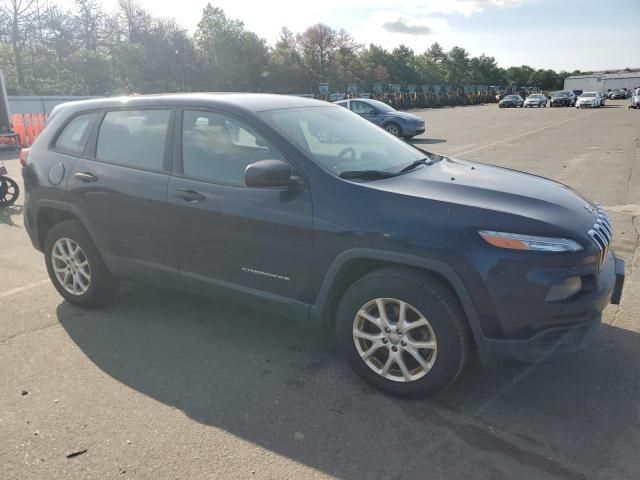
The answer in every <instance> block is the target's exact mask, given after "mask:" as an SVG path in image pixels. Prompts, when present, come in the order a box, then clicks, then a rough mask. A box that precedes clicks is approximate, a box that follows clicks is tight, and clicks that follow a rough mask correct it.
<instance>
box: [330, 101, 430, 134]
mask: <svg viewBox="0 0 640 480" xmlns="http://www.w3.org/2000/svg"><path fill="white" fill-rule="evenodd" d="M335 103H336V104H337V105H340V106H341V107H345V108H346V109H348V110H351V111H352V112H353V113H357V114H358V115H360V116H361V117H362V118H366V119H367V120H369V121H370V122H371V123H375V124H376V125H378V126H380V127H382V128H384V129H385V130H386V131H387V132H389V133H390V134H392V135H395V136H396V137H402V138H405V139H409V138H412V137H415V136H416V135H420V134H422V133H424V132H425V131H426V126H425V122H424V120H423V119H422V118H420V117H418V116H417V115H412V114H410V113H407V112H399V111H398V110H396V109H395V108H393V107H390V106H389V105H387V104H386V103H383V102H380V101H378V100H371V99H367V98H358V99H355V100H340V101H339V102H335Z"/></svg>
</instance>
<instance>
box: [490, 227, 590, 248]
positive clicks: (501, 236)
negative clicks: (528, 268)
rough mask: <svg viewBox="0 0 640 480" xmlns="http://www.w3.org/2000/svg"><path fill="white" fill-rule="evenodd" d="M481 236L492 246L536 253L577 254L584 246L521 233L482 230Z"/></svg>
mask: <svg viewBox="0 0 640 480" xmlns="http://www.w3.org/2000/svg"><path fill="white" fill-rule="evenodd" d="M479 233H480V236H481V237H482V238H483V239H484V240H485V242H487V243H488V244H490V245H493V246H494V247H498V248H507V249H510V250H530V251H535V252H577V251H578V250H582V246H581V245H580V244H579V243H578V242H576V241H575V240H570V239H568V238H551V237H538V236H535V235H520V234H519V233H508V232H494V231H490V230H480V232H479Z"/></svg>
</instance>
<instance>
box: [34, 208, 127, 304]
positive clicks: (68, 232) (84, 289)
mask: <svg viewBox="0 0 640 480" xmlns="http://www.w3.org/2000/svg"><path fill="white" fill-rule="evenodd" d="M74 244H75V245H76V246H77V247H78V248H79V252H78V250H75V251H74V253H75V255H69V252H70V251H72V249H73V245H74ZM70 245H71V246H70ZM54 247H55V248H56V252H55V255H54ZM60 253H64V254H65V255H66V259H62V257H61V256H60ZM44 254H45V262H46V265H47V272H48V273H49V278H50V279H51V282H52V283H53V286H54V287H56V290H58V293H60V295H62V297H63V298H64V299H65V300H67V301H68V302H69V303H73V304H75V305H79V306H81V307H87V308H96V307H100V306H102V305H105V304H106V303H108V302H109V301H110V300H111V299H112V298H113V296H114V295H115V293H116V291H117V290H118V284H119V281H118V280H117V279H116V278H114V277H113V275H111V272H109V270H108V269H107V266H106V265H105V264H104V261H103V260H102V257H101V256H100V254H99V253H98V250H97V249H96V247H95V245H94V244H93V242H92V241H91V238H90V237H89V234H88V233H87V232H86V230H85V229H84V228H83V227H82V225H81V224H80V223H79V222H78V221H77V220H68V221H65V222H60V223H58V224H56V225H54V226H53V227H51V230H49V232H48V233H47V237H46V239H45V244H44ZM72 258H73V259H77V263H74V260H72ZM85 261H86V266H83V267H80V265H81V264H84V263H85ZM54 263H55V266H54ZM71 263H74V264H73V265H71ZM66 267H68V268H66ZM56 269H57V270H58V272H61V271H62V273H58V274H60V275H66V276H65V278H69V276H70V277H71V278H70V279H69V281H71V283H72V285H67V286H65V285H63V281H62V280H60V279H59V278H58V274H56ZM64 270H66V273H65V272H64ZM81 270H82V271H84V272H85V274H82V273H81ZM86 273H88V277H87V276H86ZM76 279H77V282H76ZM63 280H64V279H63ZM81 282H83V283H84V285H83V284H82V283H81ZM76 287H77V290H76ZM69 288H71V289H73V290H76V293H73V292H71V291H69Z"/></svg>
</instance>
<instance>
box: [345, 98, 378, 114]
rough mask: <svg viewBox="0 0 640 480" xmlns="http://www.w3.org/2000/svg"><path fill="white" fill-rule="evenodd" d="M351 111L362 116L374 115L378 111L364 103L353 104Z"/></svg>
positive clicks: (354, 102) (353, 102)
mask: <svg viewBox="0 0 640 480" xmlns="http://www.w3.org/2000/svg"><path fill="white" fill-rule="evenodd" d="M351 110H353V111H354V113H358V114H361V115H374V114H375V113H376V109H375V108H373V107H372V106H371V105H367V104H366V103H364V102H357V101H352V102H351Z"/></svg>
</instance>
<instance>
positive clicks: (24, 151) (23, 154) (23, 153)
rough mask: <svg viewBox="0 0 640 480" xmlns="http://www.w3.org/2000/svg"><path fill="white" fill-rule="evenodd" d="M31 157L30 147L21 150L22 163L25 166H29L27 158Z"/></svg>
mask: <svg viewBox="0 0 640 480" xmlns="http://www.w3.org/2000/svg"><path fill="white" fill-rule="evenodd" d="M28 157H29V149H28V148H23V149H21V150H20V157H19V158H20V165H22V166H23V167H26V166H27V158H28Z"/></svg>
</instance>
